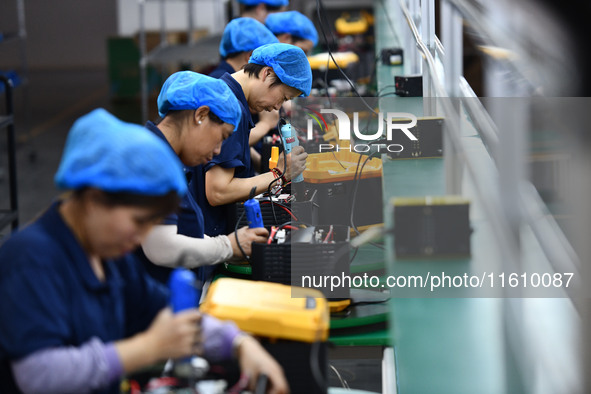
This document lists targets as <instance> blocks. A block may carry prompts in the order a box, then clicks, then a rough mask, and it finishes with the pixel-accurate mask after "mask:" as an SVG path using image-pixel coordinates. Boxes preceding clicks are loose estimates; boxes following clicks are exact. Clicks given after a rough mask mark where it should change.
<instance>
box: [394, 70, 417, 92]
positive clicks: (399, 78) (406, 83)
mask: <svg viewBox="0 0 591 394" xmlns="http://www.w3.org/2000/svg"><path fill="white" fill-rule="evenodd" d="M394 86H395V87H396V94H397V95H398V96H400V97H423V76H422V75H396V76H394Z"/></svg>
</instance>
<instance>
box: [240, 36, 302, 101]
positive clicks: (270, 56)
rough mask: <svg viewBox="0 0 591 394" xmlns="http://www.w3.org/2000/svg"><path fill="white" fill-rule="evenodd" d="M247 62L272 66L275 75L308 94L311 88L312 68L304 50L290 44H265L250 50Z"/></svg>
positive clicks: (288, 84)
mask: <svg viewBox="0 0 591 394" xmlns="http://www.w3.org/2000/svg"><path fill="white" fill-rule="evenodd" d="M248 62H249V63H254V64H259V65H261V66H269V67H271V68H273V71H274V72H275V74H277V77H278V78H279V79H280V80H281V82H283V83H284V84H286V85H287V86H291V87H292V88H296V89H298V90H299V91H300V92H302V96H304V97H305V96H307V95H309V94H310V90H311V89H312V70H311V69H310V63H309V62H308V58H307V57H306V54H305V53H304V51H302V50H301V49H300V48H298V47H296V46H294V45H290V44H267V45H263V46H262V47H258V48H257V49H255V50H254V52H252V56H251V57H250V60H249V61H248Z"/></svg>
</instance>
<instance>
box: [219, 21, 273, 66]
mask: <svg viewBox="0 0 591 394" xmlns="http://www.w3.org/2000/svg"><path fill="white" fill-rule="evenodd" d="M275 42H279V40H278V39H277V37H275V35H274V34H273V33H271V31H270V30H269V29H267V28H266V27H265V25H263V24H262V23H261V22H259V21H257V20H256V19H252V18H236V19H234V20H232V21H230V23H228V24H227V25H226V28H225V29H224V34H223V35H222V40H221V41H220V55H222V56H223V57H226V56H228V55H230V54H232V53H237V52H249V51H253V50H255V49H257V48H258V47H260V46H261V45H265V44H272V43H275Z"/></svg>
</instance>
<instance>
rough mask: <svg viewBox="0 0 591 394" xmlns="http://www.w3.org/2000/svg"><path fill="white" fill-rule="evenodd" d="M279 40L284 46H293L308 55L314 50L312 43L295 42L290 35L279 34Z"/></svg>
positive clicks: (307, 41) (308, 41) (306, 41)
mask: <svg viewBox="0 0 591 394" xmlns="http://www.w3.org/2000/svg"><path fill="white" fill-rule="evenodd" d="M277 39H278V40H279V42H281V43H283V44H291V45H295V46H296V47H298V48H301V49H302V50H303V51H304V53H305V54H306V55H309V54H310V52H312V49H314V43H313V42H312V41H310V40H303V39H302V40H294V38H293V36H292V35H291V34H289V33H282V34H278V35H277Z"/></svg>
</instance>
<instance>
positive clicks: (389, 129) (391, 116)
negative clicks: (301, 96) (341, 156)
mask: <svg viewBox="0 0 591 394" xmlns="http://www.w3.org/2000/svg"><path fill="white" fill-rule="evenodd" d="M312 112H313V113H310V112H306V114H307V115H308V116H310V118H311V119H308V125H307V126H308V128H307V132H308V135H307V138H308V140H311V139H313V138H314V137H313V136H314V121H315V122H316V123H317V124H318V126H320V129H321V130H324V131H325V132H326V131H327V129H328V125H327V123H326V120H325V119H324V117H323V116H322V114H332V115H334V116H335V117H336V123H337V124H336V126H337V130H338V133H339V134H338V135H339V137H338V139H339V140H349V141H351V123H353V135H354V137H355V139H356V140H360V141H372V143H369V142H368V143H354V144H350V145H349V146H346V147H340V146H339V145H338V144H337V145H333V144H320V145H319V148H320V152H323V151H333V150H334V151H337V152H338V151H340V150H348V151H351V152H357V153H367V152H369V151H370V150H372V146H374V147H375V148H374V151H377V152H380V153H381V152H382V150H387V151H388V152H392V153H396V152H402V150H403V149H404V147H403V146H402V145H400V144H393V143H388V142H389V141H390V142H391V141H392V135H393V133H394V131H401V132H403V133H404V135H406V137H407V138H408V139H409V140H411V141H417V137H415V136H414V135H413V134H412V133H411V132H410V130H409V129H411V128H413V127H415V126H416V125H417V117H416V116H415V115H413V114H410V113H407V112H388V113H387V114H386V119H385V121H384V114H383V113H382V112H379V113H378V129H377V131H376V132H375V133H373V134H363V133H361V131H360V130H359V113H358V112H353V122H351V119H350V118H349V116H348V115H347V114H346V113H345V112H343V111H341V110H338V109H321V110H320V113H318V112H316V111H312ZM404 120H409V122H407V123H401V121H404ZM384 123H385V124H386V127H385V129H386V138H385V139H384V138H383V135H384Z"/></svg>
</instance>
